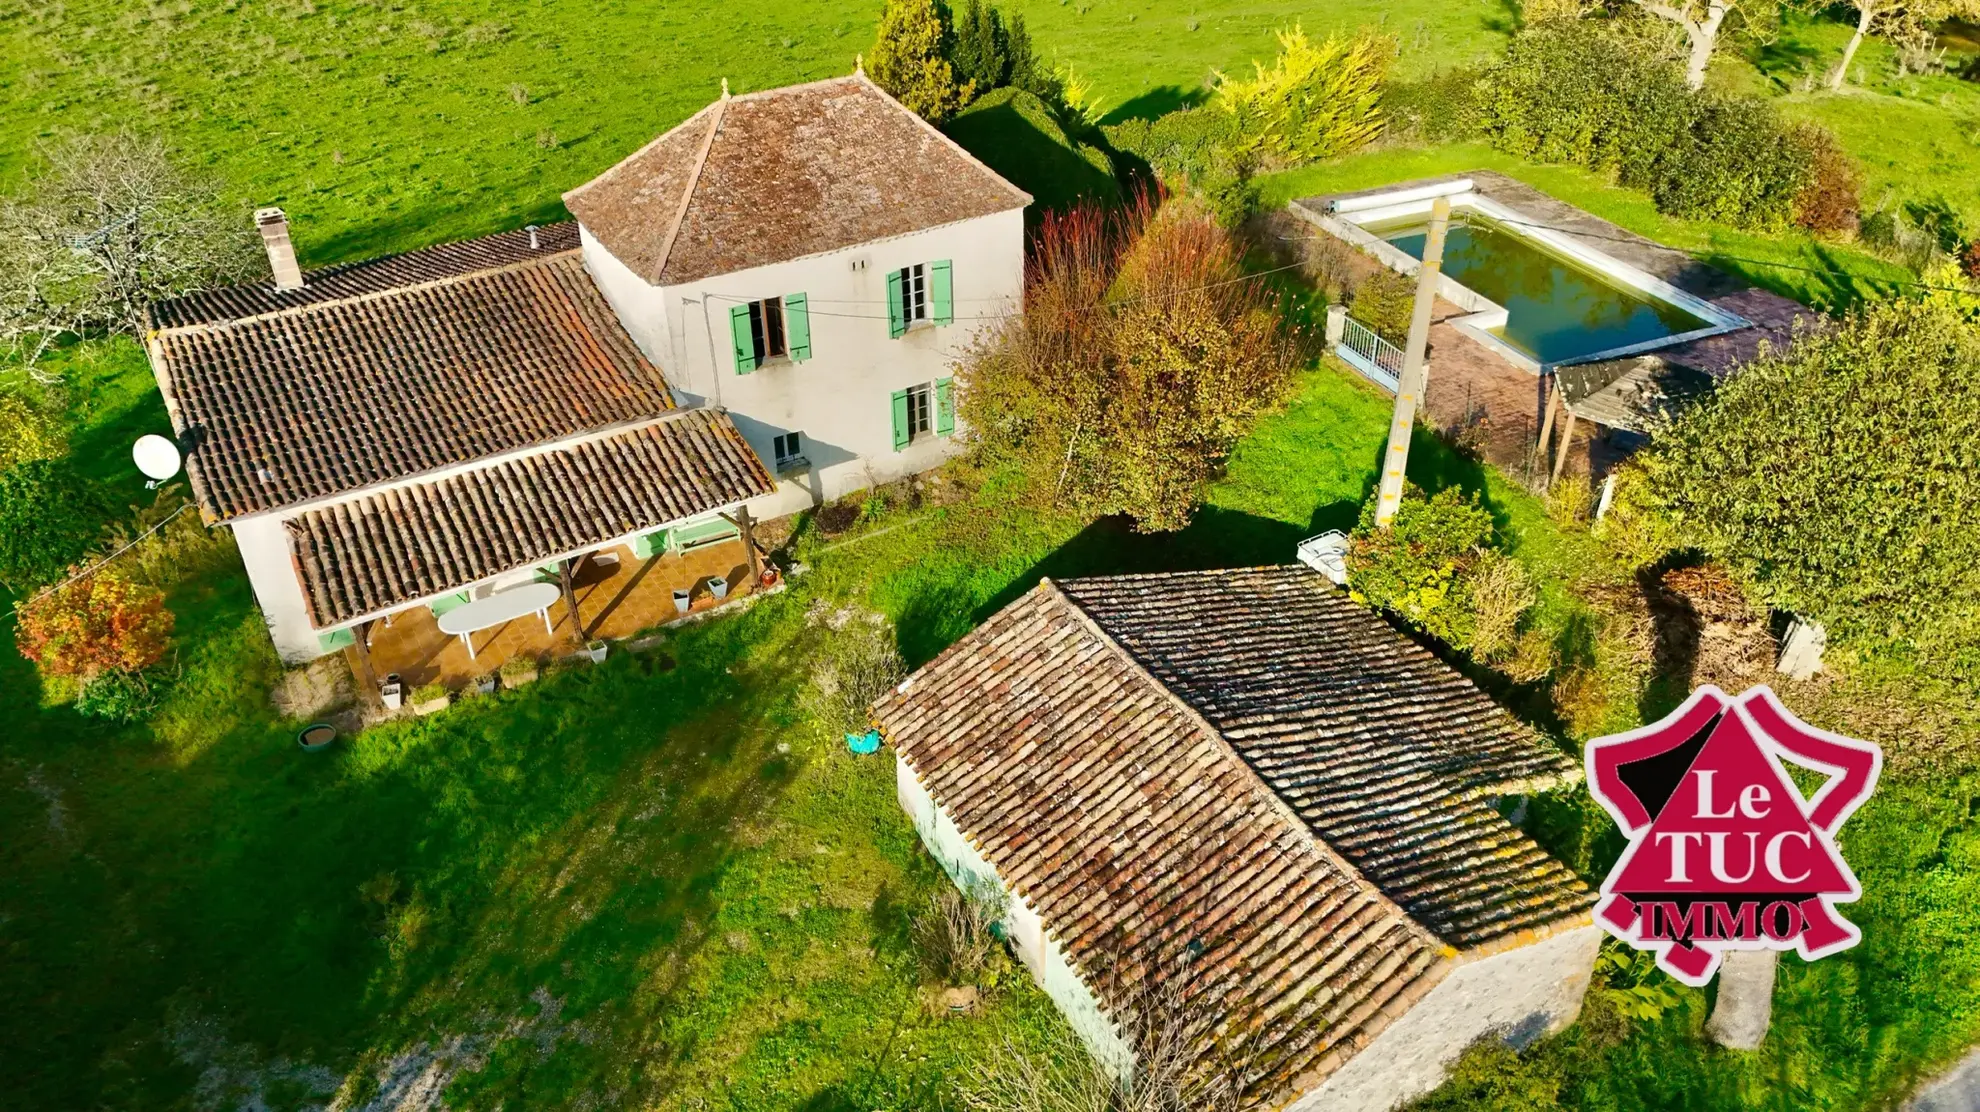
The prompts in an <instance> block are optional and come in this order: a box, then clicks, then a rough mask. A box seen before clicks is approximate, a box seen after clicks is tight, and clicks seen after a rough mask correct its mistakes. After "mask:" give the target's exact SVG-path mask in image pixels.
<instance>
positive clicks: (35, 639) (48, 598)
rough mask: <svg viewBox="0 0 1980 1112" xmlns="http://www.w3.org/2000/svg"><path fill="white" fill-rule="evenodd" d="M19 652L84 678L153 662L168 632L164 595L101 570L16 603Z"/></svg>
mask: <svg viewBox="0 0 1980 1112" xmlns="http://www.w3.org/2000/svg"><path fill="white" fill-rule="evenodd" d="M15 616H16V618H17V620H18V622H19V628H18V629H17V630H16V631H15V635H14V637H15V641H16V642H17V644H18V645H19V647H20V650H21V655H22V656H25V657H27V658H28V659H29V660H32V661H34V662H35V664H37V665H39V666H40V668H41V670H42V671H43V672H46V673H48V674H49V675H54V676H76V677H78V678H80V679H82V680H84V681H85V684H87V681H89V680H90V679H92V678H94V677H95V676H97V675H98V674H99V673H102V672H105V671H125V672H135V671H137V670H139V669H142V668H149V667H151V666H152V665H153V664H156V663H158V661H159V659H160V658H162V657H163V656H164V655H165V648H166V644H167V638H168V637H169V636H170V635H171V632H172V612H171V611H169V610H167V609H165V596H164V595H162V594H160V593H158V592H157V591H155V590H152V589H151V588H149V587H142V586H139V585H137V584H135V583H130V582H127V581H125V580H122V579H119V578H117V577H115V576H113V575H110V574H108V573H106V572H99V573H97V574H95V575H86V576H84V577H82V578H81V579H78V580H76V581H75V582H73V583H68V584H64V585H63V586H60V587H57V588H56V589H54V590H53V591H50V592H49V593H47V594H46V595H43V596H41V597H40V598H38V599H35V600H33V601H30V602H26V603H22V604H19V605H18V606H16V608H15Z"/></svg>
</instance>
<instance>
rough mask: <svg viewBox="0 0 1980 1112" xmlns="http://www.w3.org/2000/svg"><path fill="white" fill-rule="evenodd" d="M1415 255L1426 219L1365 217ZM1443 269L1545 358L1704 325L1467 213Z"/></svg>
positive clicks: (1451, 238) (1574, 356)
mask: <svg viewBox="0 0 1980 1112" xmlns="http://www.w3.org/2000/svg"><path fill="white" fill-rule="evenodd" d="M1363 226H1364V227H1366V228H1368V230H1369V231H1371V232H1374V233H1375V234H1376V235H1378V236H1381V237H1382V238H1383V239H1384V240H1386V241H1387V242H1389V243H1391V244H1394V245H1395V246H1396V247H1398V248H1400V249H1402V250H1403V251H1404V252H1405V253H1407V254H1408V255H1409V257H1410V258H1412V259H1418V260H1420V259H1422V258H1423V246H1424V241H1425V240H1426V239H1428V238H1429V224H1428V222H1427V221H1422V220H1414V219H1407V218H1405V219H1404V220H1401V221H1395V222H1391V223H1390V224H1389V225H1388V226H1382V225H1363ZM1444 273H1445V274H1448V275H1450V276H1451V277H1452V278H1453V279H1455V280H1456V281H1457V282H1459V283H1460V284H1462V285H1464V286H1466V287H1468V288H1469V289H1471V290H1473V291H1475V292H1477V293H1479V294H1482V295H1484V296H1485V297H1486V298H1488V299H1490V300H1491V301H1493V302H1496V303H1497V304H1498V305H1499V306H1500V307H1502V308H1503V309H1505V311H1506V322H1505V323H1504V324H1503V325H1500V326H1498V327H1496V328H1491V329H1488V331H1490V332H1491V333H1492V334H1493V335H1496V336H1498V337H1500V338H1501V339H1503V340H1505V342H1506V343H1508V344H1510V345H1512V346H1513V347H1515V348H1518V349H1519V350H1520V351H1523V352H1525V353H1526V354H1527V355H1530V356H1532V357H1533V358H1534V359H1535V360H1536V361H1538V362H1541V363H1566V362H1572V361H1575V360H1578V359H1585V358H1587V357H1589V356H1591V355H1596V354H1598V353H1601V352H1606V351H1611V350H1614V349H1616V348H1627V347H1634V346H1636V345H1639V344H1643V343H1647V342H1649V341H1653V340H1662V339H1666V338H1668V337H1671V336H1677V335H1680V334H1682V333H1686V332H1691V331H1695V330H1697V329H1700V328H1703V327H1705V321H1703V320H1702V319H1700V318H1699V317H1698V316H1696V315H1695V314H1693V313H1690V312H1688V311H1686V310H1684V309H1682V308H1679V307H1678V306H1676V305H1673V304H1671V303H1669V302H1665V301H1658V300H1656V299H1653V298H1651V297H1648V296H1646V295H1644V294H1641V293H1638V292H1636V291H1634V290H1629V289H1625V288H1624V287H1622V286H1620V285H1617V284H1616V283H1613V282H1610V281H1608V280H1607V279H1605V278H1603V277H1602V276H1601V275H1599V274H1597V273H1596V272H1595V271H1594V270H1593V269H1591V268H1589V267H1586V266H1582V265H1580V264H1578V263H1576V262H1574V261H1573V260H1571V259H1569V258H1567V257H1566V256H1564V255H1561V254H1558V253H1556V252H1553V251H1548V250H1546V249H1545V248H1543V247H1541V246H1539V245H1538V244H1536V243H1535V242H1534V241H1532V240H1530V239H1526V238H1524V237H1522V236H1519V235H1515V234H1512V233H1510V232H1509V231H1507V229H1506V228H1505V227H1504V226H1502V225H1498V224H1495V223H1494V222H1493V221H1491V220H1490V219H1489V218H1486V217H1483V216H1479V215H1477V214H1470V213H1460V214H1459V216H1458V219H1457V220H1454V221H1453V222H1452V225H1451V228H1450V231H1449V232H1448V233H1447V234H1446V235H1445V238H1444Z"/></svg>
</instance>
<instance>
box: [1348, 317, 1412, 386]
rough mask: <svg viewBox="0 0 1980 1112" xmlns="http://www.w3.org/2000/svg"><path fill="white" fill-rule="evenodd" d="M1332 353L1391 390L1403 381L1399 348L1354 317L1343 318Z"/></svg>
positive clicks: (1377, 383)
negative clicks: (1339, 338) (1338, 340)
mask: <svg viewBox="0 0 1980 1112" xmlns="http://www.w3.org/2000/svg"><path fill="white" fill-rule="evenodd" d="M1334 354H1336V355H1339V356H1340V357H1341V358H1342V359H1344V360H1346V361H1347V363H1348V364H1349V365H1350V366H1352V367H1353V368H1354V369H1355V370H1357V371H1360V372H1361V373H1362V374H1364V375H1366V376H1368V378H1369V379H1370V380H1371V381H1373V382H1374V383H1375V384H1376V385H1378V386H1380V387H1382V388H1383V389H1385V390H1387V391H1389V392H1390V393H1392V394H1393V393H1395V391H1396V390H1397V388H1398V385H1399V384H1400V383H1401V381H1402V368H1403V352H1402V349H1401V348H1399V347H1397V346H1396V345H1394V344H1392V343H1390V342H1389V341H1387V340H1384V339H1383V338H1382V337H1380V336H1377V335H1376V334H1375V332H1374V330H1373V329H1371V328H1369V327H1368V326H1367V325H1365V324H1363V323H1361V322H1360V321H1358V320H1355V319H1354V318H1353V317H1347V318H1345V319H1343V320H1342V322H1341V340H1340V343H1338V344H1336V345H1334Z"/></svg>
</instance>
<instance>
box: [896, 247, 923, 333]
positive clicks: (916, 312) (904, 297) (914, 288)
mask: <svg viewBox="0 0 1980 1112" xmlns="http://www.w3.org/2000/svg"><path fill="white" fill-rule="evenodd" d="M929 319H930V317H929V306H928V264H927V263H913V264H911V265H909V266H904V267H902V268H901V323H902V324H904V325H906V326H907V327H909V328H913V327H914V326H915V325H918V324H927V323H928V322H929Z"/></svg>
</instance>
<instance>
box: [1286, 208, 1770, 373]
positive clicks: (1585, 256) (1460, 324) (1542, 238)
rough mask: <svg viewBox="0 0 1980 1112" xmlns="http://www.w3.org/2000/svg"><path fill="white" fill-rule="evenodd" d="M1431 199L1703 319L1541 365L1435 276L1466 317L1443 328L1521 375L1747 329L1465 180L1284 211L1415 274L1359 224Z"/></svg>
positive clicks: (1497, 322) (1496, 310)
mask: <svg viewBox="0 0 1980 1112" xmlns="http://www.w3.org/2000/svg"><path fill="white" fill-rule="evenodd" d="M1439 197H1442V198H1446V199H1449V200H1450V201H1451V204H1452V207H1453V208H1464V209H1469V210H1471V211H1473V212H1476V213H1478V214H1479V215H1481V216H1484V217H1487V218H1488V219H1491V220H1494V221H1496V222H1498V223H1499V224H1501V225H1502V226H1504V227H1505V229H1506V231H1507V233H1508V234H1510V235H1513V236H1517V237H1522V238H1525V239H1528V240H1531V241H1533V242H1534V243H1536V244H1538V245H1539V246H1541V247H1543V248H1545V249H1547V250H1550V251H1552V252H1554V253H1556V254H1559V255H1564V256H1566V257H1567V258H1568V259H1569V260H1570V261H1572V262H1575V263H1578V264H1580V265H1581V266H1584V267H1586V268H1588V269H1590V270H1593V271H1594V272H1595V273H1596V274H1598V275H1600V276H1602V277H1603V278H1605V279H1608V280H1610V281H1614V282H1616V283H1618V284H1619V285H1622V286H1624V287H1626V288H1628V289H1631V290H1634V291H1636V292H1637V293H1639V294H1641V295H1643V296H1645V297H1649V298H1653V299H1655V300H1658V301H1662V302H1665V303H1666V304H1670V305H1674V306H1676V307H1678V308H1680V309H1683V310H1684V311H1685V312H1687V313H1690V314H1691V315H1692V316H1695V317H1697V318H1698V319H1699V320H1701V321H1705V322H1707V323H1706V325H1705V327H1703V328H1694V329H1691V330H1690V331H1687V332H1678V333H1673V334H1671V335H1669V336H1660V337H1657V338H1656V339H1652V340H1644V341H1640V342H1638V343H1634V344H1625V345H1622V346H1619V347H1614V348H1605V349H1603V350H1601V351H1596V352H1590V353H1587V354H1584V355H1578V356H1575V357H1574V358H1572V359H1563V360H1556V361H1553V362H1547V363H1542V362H1541V361H1540V360H1537V359H1535V358H1533V357H1532V356H1531V355H1528V354H1527V353H1525V352H1523V351H1521V350H1519V349H1518V348H1515V347H1513V346H1512V345H1511V344H1509V343H1507V342H1506V341H1505V340H1504V339H1502V338H1500V337H1498V336H1495V335H1493V334H1492V333H1491V331H1490V329H1493V328H1501V327H1504V326H1505V323H1506V318H1507V313H1506V310H1505V308H1504V307H1503V306H1501V305H1499V304H1498V303H1496V302H1494V301H1492V300H1491V299H1490V298H1487V297H1485V296H1484V295H1483V294H1480V293H1478V292H1477V291H1475V290H1473V289H1471V288H1470V287H1468V286H1465V285H1463V284H1461V283H1459V282H1458V281H1457V280H1455V279H1453V278H1452V277H1451V276H1450V275H1448V274H1439V275H1438V276H1437V295H1438V296H1439V297H1442V298H1443V299H1444V300H1445V301H1448V302H1450V303H1451V304H1453V305H1455V306H1457V307H1458V308H1460V309H1464V310H1466V311H1467V315H1465V316H1462V317H1457V318H1454V319H1452V320H1450V321H1449V323H1450V324H1451V325H1452V326H1453V327H1455V328H1457V329H1458V330H1459V331H1461V332H1463V333H1464V334H1465V335H1466V336H1469V337H1470V338H1472V339H1473V340H1476V341H1477V342H1478V343H1479V344H1481V345H1482V346H1484V347H1485V348H1486V349H1487V350H1489V351H1491V352H1492V353H1493V354H1495V355H1497V356H1499V357H1500V358H1502V359H1504V360H1506V361H1507V362H1508V363H1511V364H1512V365H1513V366H1515V367H1518V368H1520V369H1521V370H1524V371H1526V372H1527V373H1529V374H1534V375H1547V374H1550V373H1551V372H1552V369H1553V368H1555V367H1561V366H1571V365H1577V364H1583V363H1602V362H1607V361H1610V360H1615V359H1626V358H1629V357H1631V356H1635V355H1644V354H1648V353H1650V352H1654V351H1659V350H1662V349H1664V348H1669V347H1674V346H1677V345H1680V344H1685V343H1689V342H1692V341H1694V340H1702V339H1706V338H1708V337H1712V336H1720V335H1724V334H1725V333H1728V332H1736V331H1738V330H1740V329H1743V328H1749V327H1752V325H1753V322H1752V321H1750V320H1748V319H1747V318H1745V317H1742V316H1740V315H1739V314H1737V313H1733V312H1729V311H1727V310H1725V309H1723V308H1721V307H1720V306H1718V305H1716V304H1714V303H1712V302H1711V301H1708V300H1706V299H1704V298H1702V297H1700V296H1698V295H1696V294H1693V293H1690V292H1687V291H1686V290H1683V289H1680V288H1679V287H1677V286H1676V285H1673V284H1672V283H1670V282H1667V281H1665V280H1664V279H1662V278H1659V277H1657V276H1655V275H1653V274H1650V273H1649V272H1647V271H1645V270H1643V269H1641V268H1640V267H1637V266H1635V265H1632V264H1630V263H1627V262H1624V261H1623V260H1621V259H1619V258H1616V257H1615V256H1614V255H1611V254H1609V253H1607V252H1604V251H1600V250H1597V249H1595V248H1593V247H1589V246H1587V245H1586V244H1583V243H1581V242H1579V240H1578V239H1577V238H1576V236H1575V233H1574V232H1572V231H1571V230H1568V229H1556V228H1553V227H1551V226H1548V225H1545V224H1542V223H1541V222H1540V221H1539V220H1537V219H1536V218H1534V217H1532V216H1530V215H1528V214H1526V213H1524V212H1521V211H1520V210H1518V209H1516V208H1513V207H1512V206H1510V205H1507V204H1505V203H1503V202H1501V201H1498V200H1497V199H1495V198H1493V197H1490V196H1487V195H1486V194H1485V193H1483V192H1482V191H1481V190H1480V189H1479V188H1478V186H1477V183H1476V182H1474V181H1473V179H1472V178H1470V177H1460V178H1454V179H1445V180H1441V181H1434V182H1430V183H1428V184H1422V185H1415V186H1409V185H1405V186H1403V187H1400V188H1389V189H1376V190H1368V191H1364V192H1360V193H1353V194H1346V195H1342V196H1338V197H1333V198H1326V199H1324V201H1323V208H1322V209H1321V210H1320V211H1316V210H1315V209H1314V208H1312V207H1309V205H1308V204H1307V203H1306V202H1307V201H1311V200H1318V198H1302V199H1300V200H1294V201H1291V202H1289V203H1288V205H1287V208H1288V210H1289V211H1290V212H1292V214H1293V215H1294V216H1296V217H1298V218H1299V219H1301V220H1303V221H1305V222H1307V223H1309V224H1313V225H1314V226H1316V227H1318V228H1320V229H1321V230H1323V231H1325V232H1327V233H1329V234H1331V235H1333V236H1335V237H1336V238H1339V239H1341V240H1343V241H1344V242H1347V243H1349V244H1352V245H1353V246H1355V247H1357V248H1359V249H1360V250H1361V251H1363V252H1364V253H1366V254H1368V255H1370V256H1372V257H1373V258H1375V259H1376V260H1377V261H1379V262H1381V263H1382V264H1383V265H1384V266H1386V267H1388V268H1389V269H1390V270H1393V271H1395V272H1397V273H1399V274H1403V275H1406V276H1409V277H1415V275H1416V274H1417V271H1418V268H1419V267H1421V266H1422V264H1421V263H1420V262H1418V261H1417V260H1416V259H1415V258H1413V257H1411V256H1410V255H1409V253H1408V252H1406V251H1403V250H1402V249H1400V248H1398V247H1396V246H1394V245H1393V244H1391V243H1389V242H1388V241H1387V240H1385V239H1383V238H1381V237H1380V236H1377V235H1376V234H1374V233H1373V232H1370V231H1369V230H1368V229H1367V228H1365V227H1363V226H1362V225H1363V223H1374V222H1378V221H1385V220H1391V219H1395V218H1398V217H1408V216H1427V215H1429V212H1430V208H1431V206H1432V205H1433V204H1434V203H1435V201H1436V200H1437V199H1438V198H1439ZM1659 246H1661V245H1659ZM1665 250H1669V249H1668V248H1666V249H1665Z"/></svg>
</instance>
